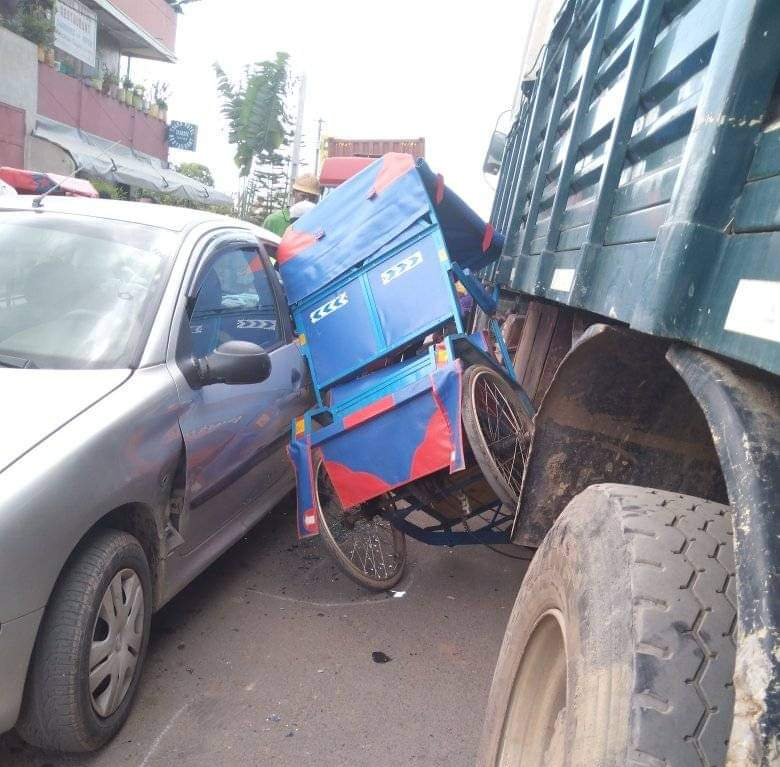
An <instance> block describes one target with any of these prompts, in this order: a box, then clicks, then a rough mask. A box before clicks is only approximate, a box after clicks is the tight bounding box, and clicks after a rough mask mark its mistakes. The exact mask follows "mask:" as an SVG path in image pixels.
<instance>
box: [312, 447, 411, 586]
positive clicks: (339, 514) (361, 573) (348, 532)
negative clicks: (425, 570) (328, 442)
mask: <svg viewBox="0 0 780 767" xmlns="http://www.w3.org/2000/svg"><path fill="white" fill-rule="evenodd" d="M316 477H317V484H316V494H315V501H316V503H317V514H318V515H319V519H320V533H321V534H322V538H323V540H324V541H325V545H326V546H327V547H328V549H329V550H330V552H331V554H333V556H334V557H335V558H336V561H337V562H338V564H339V567H341V569H342V570H343V571H344V572H345V573H346V574H347V575H348V576H349V577H350V578H351V579H352V580H353V581H355V582H357V583H359V584H360V585H361V586H364V587H365V588H368V589H372V590H374V591H385V590H387V589H390V588H392V587H393V586H395V585H396V583H398V581H399V580H401V576H402V575H403V572H404V567H405V566H406V537H405V536H404V534H403V533H402V532H401V531H400V530H397V529H396V528H395V527H393V526H392V525H391V524H390V522H388V521H387V520H386V519H384V518H383V517H381V516H379V515H378V514H376V515H373V516H369V515H368V514H367V513H366V512H365V510H364V509H361V508H356V509H345V508H344V507H343V506H342V505H341V502H340V501H339V497H338V495H337V493H336V490H335V488H334V487H333V484H332V483H331V481H330V478H329V477H328V473H327V471H325V467H324V465H323V462H322V460H319V461H318V462H317V466H316Z"/></svg>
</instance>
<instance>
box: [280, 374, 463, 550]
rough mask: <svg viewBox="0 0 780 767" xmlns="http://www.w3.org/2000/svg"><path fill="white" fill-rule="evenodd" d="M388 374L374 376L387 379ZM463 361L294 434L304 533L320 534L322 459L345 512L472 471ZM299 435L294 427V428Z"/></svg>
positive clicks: (300, 524)
mask: <svg viewBox="0 0 780 767" xmlns="http://www.w3.org/2000/svg"><path fill="white" fill-rule="evenodd" d="M382 375H383V372H382V371H379V372H378V373H374V374H370V375H369V376H367V378H371V377H373V376H376V377H377V378H381V377H382ZM461 388H462V363H461V362H460V361H459V360H456V361H454V362H450V363H448V364H446V365H444V366H443V367H441V368H439V369H437V370H433V371H432V372H430V371H424V370H423V371H420V374H419V375H418V376H417V378H416V379H414V380H413V381H412V382H411V383H410V384H407V385H406V386H403V387H401V388H399V389H397V390H396V391H393V392H391V393H385V394H383V395H382V396H380V397H378V398H377V399H375V400H373V401H369V402H367V403H365V404H362V405H361V406H359V407H358V408H356V409H353V410H351V411H350V412H348V413H346V414H344V415H343V416H341V417H340V418H338V419H337V420H336V421H334V423H333V424H331V425H329V426H326V427H324V428H322V429H320V430H318V431H315V432H313V433H311V432H307V431H301V433H299V434H295V433H294V435H293V440H292V444H291V447H290V458H291V460H292V462H293V464H294V466H295V471H296V475H297V482H298V533H299V535H300V536H301V537H308V536H310V535H316V534H317V533H318V532H319V523H318V521H317V518H316V511H315V499H314V484H313V483H314V476H313V466H314V464H315V460H314V459H315V456H321V457H322V460H323V465H324V469H325V471H327V473H328V477H329V478H330V480H331V483H332V484H333V487H334V489H335V490H336V493H337V494H338V497H339V500H340V502H341V504H342V506H343V507H344V508H354V507H356V506H359V505H360V504H362V503H365V502H366V501H369V500H371V499H372V498H376V497H378V496H381V495H383V494H385V493H388V492H390V491H391V490H394V489H396V488H398V487H401V486H403V485H406V484H408V483H410V482H413V481H414V480H416V479H420V478H421V477H425V476H428V475H429V474H432V473H433V472H436V471H439V470H441V469H448V470H449V471H451V472H454V471H459V470H461V469H463V468H465V457H464V451H463V432H462V428H461V419H460V406H461ZM294 431H295V427H294Z"/></svg>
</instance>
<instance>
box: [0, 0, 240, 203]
mask: <svg viewBox="0 0 780 767" xmlns="http://www.w3.org/2000/svg"><path fill="white" fill-rule="evenodd" d="M9 2H10V6H11V7H12V9H13V7H14V6H16V5H17V3H15V2H14V0H6V2H5V3H4V5H3V7H4V8H5V7H6V6H8V5H9ZM37 2H38V7H37V8H36V6H35V5H34V6H33V11H29V10H27V6H26V5H25V11H24V12H26V13H35V14H38V16H36V18H34V19H33V20H32V23H30V21H29V19H27V20H25V19H23V18H22V19H20V13H22V11H21V10H19V9H18V8H17V9H16V12H15V15H14V14H13V13H12V12H11V11H9V10H8V9H7V8H6V15H5V16H4V17H2V16H0V166H11V167H24V168H27V169H30V170H36V171H41V172H48V173H52V172H53V173H60V174H63V175H70V174H71V173H74V172H75V171H79V172H81V174H82V175H86V176H89V177H90V178H98V179H104V180H107V181H110V182H112V183H117V184H124V185H125V186H127V187H130V188H134V189H136V190H138V191H139V192H141V193H145V192H161V193H169V194H172V195H174V196H179V197H185V198H187V199H191V200H193V201H197V202H205V203H206V204H209V203H210V202H215V203H216V202H219V203H220V204H225V203H230V199H229V198H227V197H225V196H224V195H218V193H216V192H215V191H214V190H210V189H208V188H207V187H204V186H203V185H202V184H198V183H196V182H193V181H192V180H191V179H186V178H185V177H181V176H180V175H179V174H176V173H174V172H173V171H171V170H170V169H169V168H168V144H167V129H168V126H167V121H166V117H167V104H166V93H165V89H164V88H162V89H159V88H158V89H152V88H147V89H146V90H144V88H143V87H142V86H140V85H137V84H132V83H131V82H130V81H129V77H127V74H128V70H129V67H128V66H127V62H129V60H130V59H138V58H140V59H148V60H156V61H160V62H169V63H174V62H175V61H176V54H175V48H176V30H177V19H178V13H177V10H176V3H175V0H37ZM19 8H21V6H19ZM0 12H1V11H0ZM41 25H43V26H44V27H47V29H46V32H47V34H45V35H43V33H40V26H41ZM47 25H48V26H47ZM30 29H32V30H33V32H32V33H31V32H29V31H28V30H30ZM36 32H37V33H38V34H37V36H36ZM44 37H45V39H44ZM25 38H27V39H25ZM162 79H163V78H161V80H162ZM217 197H218V198H219V200H217V199H216V198H217Z"/></svg>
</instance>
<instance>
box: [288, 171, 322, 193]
mask: <svg viewBox="0 0 780 767" xmlns="http://www.w3.org/2000/svg"><path fill="white" fill-rule="evenodd" d="M293 189H294V190H295V191H296V192H303V193H304V194H311V195H313V196H314V197H319V195H320V183H319V181H317V177H316V176H313V175H312V174H311V173H307V174H305V175H303V176H298V178H296V179H295V183H293Z"/></svg>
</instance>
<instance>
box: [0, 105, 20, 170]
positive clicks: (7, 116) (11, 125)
mask: <svg viewBox="0 0 780 767" xmlns="http://www.w3.org/2000/svg"><path fill="white" fill-rule="evenodd" d="M24 131H25V115H24V110H23V109H17V108H16V107H12V106H9V105H8V104H3V103H0V165H6V166H9V167H11V168H23V167H24Z"/></svg>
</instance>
